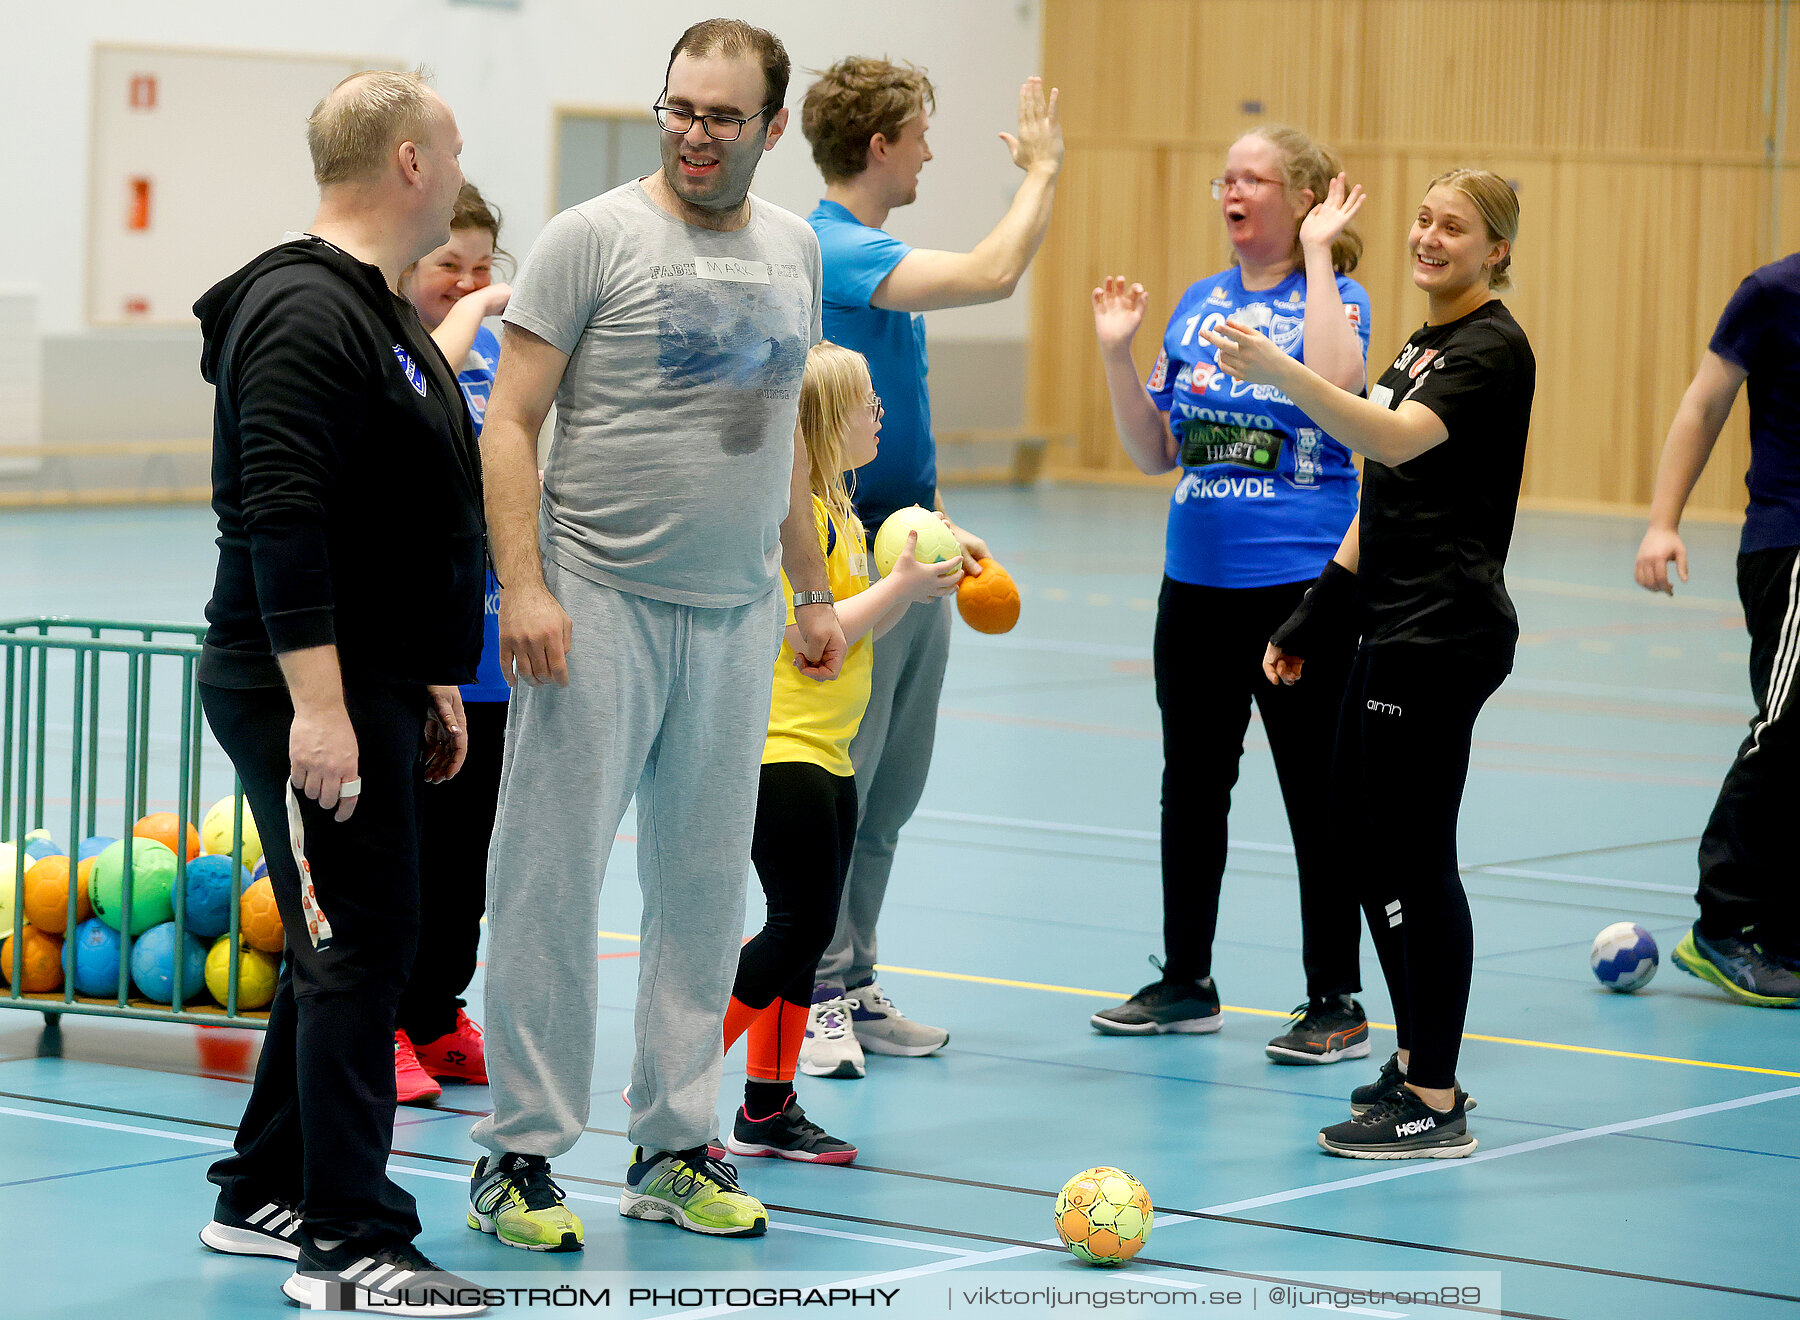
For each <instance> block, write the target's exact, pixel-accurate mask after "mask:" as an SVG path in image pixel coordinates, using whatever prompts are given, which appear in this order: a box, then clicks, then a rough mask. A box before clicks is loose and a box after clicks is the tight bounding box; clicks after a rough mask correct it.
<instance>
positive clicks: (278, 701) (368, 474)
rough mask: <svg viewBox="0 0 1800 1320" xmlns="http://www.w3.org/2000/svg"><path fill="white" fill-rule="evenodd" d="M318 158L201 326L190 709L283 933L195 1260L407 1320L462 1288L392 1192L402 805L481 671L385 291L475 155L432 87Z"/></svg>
mask: <svg viewBox="0 0 1800 1320" xmlns="http://www.w3.org/2000/svg"><path fill="white" fill-rule="evenodd" d="M307 143H308V146H309V147H310V148H311V150H312V157H313V170H314V174H315V176H316V178H317V180H318V183H319V188H320V202H319V210H318V214H317V215H316V217H315V218H314V221H313V224H312V228H311V230H310V231H309V232H308V233H305V234H293V235H289V236H288V239H287V240H286V241H284V242H283V243H282V244H281V245H280V246H278V247H275V248H272V249H271V250H269V251H268V252H265V253H263V254H262V255H261V256H260V257H258V258H256V260H254V261H252V262H251V263H250V264H249V265H248V266H246V267H244V268H243V269H242V270H240V271H238V272H237V273H236V274H235V275H232V276H231V277H230V278H228V279H226V280H224V281H223V282H221V283H220V284H218V285H217V286H215V287H214V288H213V289H211V290H210V291H208V292H207V294H206V295H205V296H204V297H203V298H201V300H200V301H199V302H198V303H197V304H196V305H195V308H194V310H195V312H196V313H197V314H198V315H199V317H200V320H201V323H202V327H203V329H204V331H205V343H206V346H205V354H204V357H203V360H202V367H201V369H202V372H203V374H204V375H205V377H206V379H207V380H208V381H210V382H212V383H213V384H214V385H215V386H216V387H217V402H216V404H215V408H214V421H213V508H214V510H215V511H216V512H217V514H218V517H219V538H218V544H219V571H218V577H217V580H216V582H215V585H214V589H213V597H212V600H211V602H210V603H209V604H208V605H207V610H206V616H207V620H208V622H209V624H210V625H211V626H210V628H209V630H208V632H207V637H206V646H205V650H204V652H203V654H202V656H201V659H200V665H199V679H200V695H201V702H202V705H203V706H204V708H205V711H206V717H207V721H208V723H209V724H210V725H211V726H212V729H213V732H214V734H215V735H216V736H217V738H218V740H219V743H220V745H221V746H223V747H224V749H225V751H226V753H227V754H228V755H229V756H230V757H231V760H232V763H233V764H234V765H235V766H236V767H237V771H238V774H239V776H240V777H241V778H242V780H243V783H244V790H245V794H246V796H247V797H248V799H249V803H250V807H251V809H252V811H253V812H254V814H255V815H256V817H257V819H258V820H259V822H260V823H261V824H262V826H263V837H264V838H265V839H266V840H268V841H269V842H270V844H271V846H270V847H269V849H268V852H267V857H268V863H269V877H270V881H271V883H272V885H273V888H274V892H275V900H276V904H277V906H278V907H279V909H280V911H281V917H282V922H283V924H284V925H285V927H286V929H287V956H286V958H285V960H284V962H283V965H282V972H281V981H280V985H279V987H278V989H277V991H276V995H275V1002H274V1004H273V1005H272V1007H271V1008H270V1012H269V1029H268V1034H267V1036H266V1037H265V1039H264V1043H263V1051H262V1059H261V1062H260V1063H259V1065H258V1067H257V1073H256V1084H255V1087H254V1089H253V1090H252V1092H251V1096H250V1102H249V1105H248V1107H247V1108H246V1109H245V1111H244V1117H243V1121H242V1123H241V1124H240V1126H239V1129H238V1136H237V1141H236V1143H235V1151H234V1153H233V1154H231V1155H230V1156H227V1157H226V1158H225V1159H222V1160H220V1161H219V1162H218V1163H217V1164H215V1165H214V1166H213V1167H212V1170H211V1172H210V1174H209V1177H210V1178H211V1180H212V1181H213V1182H214V1183H216V1184H217V1185H218V1187H219V1197H218V1204H217V1208H216V1210H215V1212H214V1215H213V1219H212V1222H211V1223H209V1224H208V1225H207V1226H206V1227H205V1228H204V1229H203V1230H202V1231H201V1235H200V1236H201V1241H203V1242H205V1243H206V1244H207V1245H208V1246H210V1247H213V1248H214V1249H216V1250H220V1251H228V1252H234V1253H238V1254H246V1255H268V1256H278V1257H286V1258H289V1259H294V1260H295V1261H296V1267H295V1272H294V1274H293V1275H292V1277H291V1278H289V1279H288V1281H287V1282H286V1283H285V1284H284V1285H283V1291H284V1292H286V1293H287V1295H288V1296H290V1297H292V1298H294V1299H295V1300H297V1301H299V1302H301V1303H303V1304H309V1305H318V1304H321V1303H323V1304H325V1305H328V1306H332V1307H333V1308H334V1309H343V1307H344V1306H345V1305H346V1304H348V1305H351V1306H354V1307H356V1309H374V1310H382V1311H391V1312H394V1313H397V1314H402V1315H404V1314H408V1313H409V1312H416V1311H417V1310H418V1309H419V1308H420V1307H421V1305H423V1303H424V1302H425V1298H423V1297H422V1296H421V1295H420V1291H419V1290H420V1288H421V1287H422V1286H433V1287H435V1288H437V1289H438V1290H439V1291H442V1290H444V1289H446V1288H450V1289H454V1288H457V1287H459V1286H462V1281H461V1280H458V1279H456V1278H455V1277H454V1276H452V1275H447V1274H444V1273H443V1272H441V1271H439V1270H438V1269H437V1267H436V1266H434V1265H433V1264H432V1263H431V1262H430V1261H428V1260H426V1258H425V1257H424V1256H423V1255H421V1254H420V1253H419V1252H418V1251H417V1250H415V1249H414V1248H413V1246H412V1240H413V1238H414V1237H416V1236H417V1234H418V1231H419V1220H418V1216H417V1214H416V1212H415V1209H414V1205H413V1198H412V1197H411V1196H410V1195H409V1194H408V1193H407V1192H405V1191H404V1190H402V1189H401V1188H400V1187H399V1186H397V1185H396V1184H395V1183H394V1182H393V1180H392V1179H390V1178H389V1177H388V1175H387V1167H386V1166H387V1157H388V1152H389V1148H390V1146H391V1144H392V1140H393V1126H394V1071H393V1062H392V1049H393V1035H394V1013H395V1007H396V1004H397V1003H398V1000H399V997H400V992H401V990H402V989H403V988H404V986H405V984H406V979H407V974H408V971H409V969H410V967H411V965H412V961H413V956H414V952H415V949H416V946H417V943H418V912H419V873H418V830H417V822H416V810H417V802H416V794H417V792H418V791H419V789H420V785H421V784H422V783H423V782H425V781H427V780H441V779H445V778H448V777H450V776H451V775H454V774H455V773H456V771H457V770H458V769H459V768H460V767H461V764H462V759H463V754H464V752H465V750H466V747H467V735H466V733H465V732H464V731H463V719H462V706H461V700H460V697H459V696H458V693H457V689H456V687H455V686H454V685H455V684H458V683H463V682H467V681H469V680H470V679H471V678H473V676H474V673H475V666H476V662H477V660H478V657H479V654H480V649H481V610H482V586H483V581H484V567H485V555H484V539H483V527H482V515H481V476H480V463H479V456H478V451H477V449H476V443H475V436H474V433H473V429H472V427H471V424H470V421H469V415H468V410H467V409H466V408H465V407H464V406H463V401H462V394H461V392H460V390H459V389H458V388H457V385H456V380H455V377H454V375H453V374H452V372H451V370H450V369H449V367H448V366H447V364H446V363H445V362H444V360H443V357H442V355H441V354H440V353H439V352H438V351H437V348H436V347H435V345H434V344H433V343H432V340H431V337H430V336H429V335H428V334H427V333H426V332H425V329H424V327H423V326H422V325H421V324H420V323H419V320H418V317H417V315H416V314H415V313H414V311H413V309H412V306H411V304H410V303H409V302H408V301H407V300H406V299H405V298H403V297H402V296H401V295H400V294H399V293H398V292H397V291H396V290H397V287H398V283H399V278H400V273H401V271H402V270H403V269H404V268H405V267H406V266H407V265H409V264H410V263H411V262H413V261H416V260H417V259H418V258H419V257H421V256H423V255H424V254H425V253H427V252H429V251H431V250H432V249H433V248H435V247H437V246H439V245H441V244H442V243H444V242H445V241H447V239H448V236H449V225H450V217H451V213H452V209H453V207H454V204H455V201H456V195H457V190H458V189H459V188H460V187H461V186H462V170H461V168H460V166H459V165H458V164H457V155H458V153H459V152H460V151H461V149H462V138H461V135H460V134H459V133H458V132H457V128H456V120H455V117H454V116H453V115H452V114H451V113H450V108H449V107H448V106H447V105H445V104H444V102H443V101H442V100H441V99H439V98H438V96H437V95H436V94H435V93H433V92H432V91H431V90H430V89H429V88H428V87H426V86H425V84H424V81H423V79H422V78H420V77H419V76H417V75H414V74H404V73H392V72H384V71H373V72H366V73H361V74H355V75H352V76H351V77H350V78H347V79H345V80H344V81H343V82H342V83H340V84H339V85H338V87H337V88H335V89H334V90H333V91H332V92H330V93H329V94H327V95H326V97H325V98H324V99H323V100H321V101H320V102H319V105H318V106H317V108H315V109H314V111H313V114H312V117H311V119H309V120H308V124H307ZM421 735H423V748H422V747H421ZM283 827H285V829H284V828H283ZM284 840H285V841H286V842H287V844H288V846H283V841H284ZM479 1309H480V1307H479V1306H478V1305H476V1306H473V1307H468V1308H461V1309H458V1308H452V1309H451V1310H448V1311H446V1310H443V1309H434V1310H432V1312H431V1313H432V1314H440V1315H444V1314H459V1315H460V1314H473V1313H475V1312H476V1311H478V1310H479Z"/></svg>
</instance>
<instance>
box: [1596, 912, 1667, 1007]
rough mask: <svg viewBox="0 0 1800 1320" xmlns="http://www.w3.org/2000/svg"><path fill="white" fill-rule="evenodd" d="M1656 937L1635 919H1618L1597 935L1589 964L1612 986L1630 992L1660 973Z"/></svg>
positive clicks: (1644, 984)
mask: <svg viewBox="0 0 1800 1320" xmlns="http://www.w3.org/2000/svg"><path fill="white" fill-rule="evenodd" d="M1656 963H1657V957H1656V939H1655V937H1654V936H1652V935H1651V934H1650V932H1649V931H1647V930H1645V929H1644V928H1643V927H1642V926H1640V925H1638V924H1637V923H1636V922H1632V921H1615V922H1614V923H1613V924H1612V925H1610V926H1608V927H1607V928H1606V929H1605V930H1603V931H1601V932H1600V933H1599V934H1598V935H1596V936H1595V937H1594V948H1593V952H1591V953H1589V954H1588V966H1590V967H1592V968H1593V969H1594V975H1595V976H1597V977H1599V978H1600V984H1601V985H1603V986H1605V987H1606V988H1607V989H1608V990H1617V991H1618V992H1619V993H1620V994H1629V993H1630V992H1631V991H1633V990H1638V989H1642V988H1643V987H1644V986H1647V985H1649V984H1650V978H1651V977H1653V976H1655V975H1656Z"/></svg>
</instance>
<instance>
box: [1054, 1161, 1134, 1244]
mask: <svg viewBox="0 0 1800 1320" xmlns="http://www.w3.org/2000/svg"><path fill="white" fill-rule="evenodd" d="M1152 1222H1153V1216H1152V1212H1151V1207H1150V1193H1149V1192H1147V1191H1145V1190H1144V1185H1143V1184H1142V1183H1140V1182H1139V1181H1138V1180H1137V1179H1136V1178H1133V1177H1132V1176H1131V1175H1130V1174H1129V1173H1126V1172H1125V1171H1124V1170H1123V1169H1114V1168H1107V1167H1104V1166H1103V1167H1100V1168H1095V1169H1083V1170H1082V1171H1081V1172H1080V1173H1078V1174H1076V1175H1075V1176H1074V1177H1073V1178H1071V1179H1069V1181H1068V1182H1066V1183H1064V1184H1063V1188H1062V1191H1060V1192H1058V1193H1057V1195H1056V1233H1057V1236H1058V1237H1060V1238H1061V1239H1062V1241H1063V1245H1064V1246H1065V1247H1067V1248H1068V1249H1069V1253H1070V1254H1071V1255H1073V1256H1074V1257H1075V1258H1076V1259H1077V1260H1082V1261H1086V1262H1087V1263H1088V1264H1089V1265H1123V1264H1124V1263H1125V1262H1126V1261H1128V1260H1130V1259H1131V1258H1132V1257H1133V1256H1135V1255H1137V1253H1138V1252H1139V1251H1140V1250H1142V1249H1143V1246H1144V1243H1145V1242H1147V1241H1149V1240H1150V1228H1151V1225H1152Z"/></svg>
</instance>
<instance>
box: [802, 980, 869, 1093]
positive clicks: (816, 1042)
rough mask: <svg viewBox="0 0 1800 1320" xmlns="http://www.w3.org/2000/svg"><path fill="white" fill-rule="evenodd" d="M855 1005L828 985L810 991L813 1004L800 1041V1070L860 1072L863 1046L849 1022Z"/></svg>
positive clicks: (834, 1073) (844, 1074) (847, 1074)
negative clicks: (857, 1040) (858, 1041)
mask: <svg viewBox="0 0 1800 1320" xmlns="http://www.w3.org/2000/svg"><path fill="white" fill-rule="evenodd" d="M853 1011H854V1006H853V1005H852V1004H851V1003H850V1001H849V1000H848V999H846V998H845V997H844V996H843V995H841V994H838V993H836V992H835V991H834V990H833V989H832V988H831V987H829V986H820V987H819V988H818V989H816V990H815V991H813V1005H812V1008H811V1010H810V1011H809V1012H808V1013H807V1015H806V1037H805V1039H803V1040H802V1041H801V1042H800V1071H801V1072H803V1073H805V1074H806V1075H807V1076H808V1077H843V1078H849V1079H851V1080H854V1079H856V1078H858V1077H861V1076H862V1075H863V1052H862V1046H861V1045H859V1044H857V1042H856V1032H855V1031H854V1030H853V1029H852V1027H851V1025H850V1015H851V1013H852V1012H853Z"/></svg>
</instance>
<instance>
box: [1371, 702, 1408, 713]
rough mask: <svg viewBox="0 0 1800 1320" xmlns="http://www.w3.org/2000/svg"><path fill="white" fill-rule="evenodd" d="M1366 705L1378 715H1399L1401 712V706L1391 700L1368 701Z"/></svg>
mask: <svg viewBox="0 0 1800 1320" xmlns="http://www.w3.org/2000/svg"><path fill="white" fill-rule="evenodd" d="M1366 705H1367V708H1368V709H1369V710H1372V711H1374V712H1375V713H1376V714H1377V715H1398V714H1400V713H1401V711H1400V707H1398V706H1396V705H1395V704H1394V703H1393V702H1391V701H1370V702H1368V703H1366Z"/></svg>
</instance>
